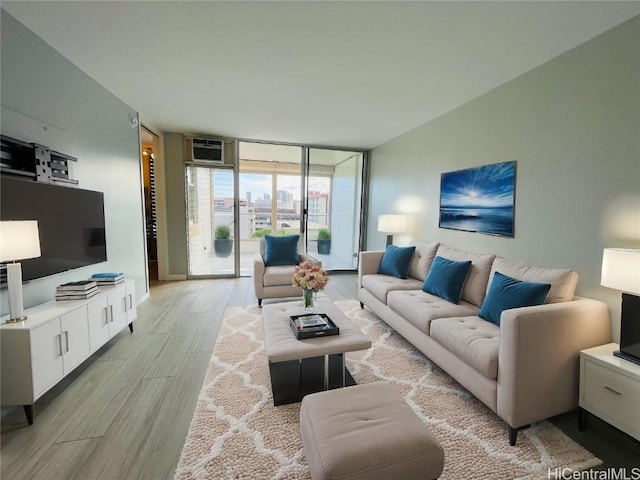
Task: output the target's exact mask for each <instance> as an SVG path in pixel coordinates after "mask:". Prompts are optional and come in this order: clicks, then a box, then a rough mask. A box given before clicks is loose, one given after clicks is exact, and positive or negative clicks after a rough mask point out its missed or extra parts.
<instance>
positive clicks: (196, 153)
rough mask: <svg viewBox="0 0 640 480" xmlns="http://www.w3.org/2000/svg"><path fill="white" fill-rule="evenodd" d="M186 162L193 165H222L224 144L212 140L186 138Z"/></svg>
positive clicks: (220, 141)
mask: <svg viewBox="0 0 640 480" xmlns="http://www.w3.org/2000/svg"><path fill="white" fill-rule="evenodd" d="M185 144H186V160H187V161H188V162H193V163H202V164H209V165H222V164H223V163H224V142H223V141H222V140H212V139H210V138H186V139H185Z"/></svg>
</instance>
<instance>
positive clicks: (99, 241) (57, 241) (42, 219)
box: [0, 175, 107, 282]
mask: <svg viewBox="0 0 640 480" xmlns="http://www.w3.org/2000/svg"><path fill="white" fill-rule="evenodd" d="M0 219H1V220H37V221H38V229H39V232H40V250H41V253H42V256H41V257H39V258H33V259H28V260H21V261H20V263H21V264H22V280H23V281H25V282H26V281H29V280H34V279H36V278H42V277H47V276H49V275H54V274H56V273H61V272H65V271H67V270H71V269H74V268H79V267H84V266H87V265H92V264H94V263H100V262H105V261H106V260H107V244H106V236H105V223H104V194H103V193H102V192H94V191H92V190H83V189H80V188H75V187H65V186H60V185H52V184H48V183H41V182H36V181H33V180H23V179H21V178H19V177H12V176H7V175H0ZM3 273H4V272H3Z"/></svg>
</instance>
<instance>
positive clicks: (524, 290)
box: [479, 272, 551, 325]
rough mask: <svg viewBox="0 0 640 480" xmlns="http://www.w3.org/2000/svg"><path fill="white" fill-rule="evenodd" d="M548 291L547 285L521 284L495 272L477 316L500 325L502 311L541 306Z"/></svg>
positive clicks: (549, 286)
mask: <svg viewBox="0 0 640 480" xmlns="http://www.w3.org/2000/svg"><path fill="white" fill-rule="evenodd" d="M550 289H551V285H550V284H549V283H533V282H523V281H521V280H516V279H515V278H511V277H507V276H506V275H503V274H502V273H500V272H496V273H494V274H493V281H492V282H491V286H490V287H489V291H488V292H487V296H486V297H485V299H484V302H482V307H480V313H479V316H480V318H484V319H485V320H488V321H490V322H493V323H495V324H496V325H500V315H502V311H503V310H508V309H509V308H519V307H532V306H534V305H542V304H543V303H544V301H545V300H546V298H547V294H548V293H549V290H550Z"/></svg>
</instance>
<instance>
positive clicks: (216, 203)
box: [185, 165, 242, 277]
mask: <svg viewBox="0 0 640 480" xmlns="http://www.w3.org/2000/svg"><path fill="white" fill-rule="evenodd" d="M185 173H186V195H187V242H188V255H187V258H188V268H189V270H188V273H189V276H190V277H194V276H211V275H230V276H235V275H236V267H235V248H234V222H235V221H234V217H235V207H234V206H235V188H234V171H233V169H232V168H229V167H226V168H225V167H219V168H218V167H203V166H198V165H187V167H186V172H185ZM241 210H242V206H241ZM241 232H242V229H241Z"/></svg>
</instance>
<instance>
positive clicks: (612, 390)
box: [604, 385, 622, 395]
mask: <svg viewBox="0 0 640 480" xmlns="http://www.w3.org/2000/svg"><path fill="white" fill-rule="evenodd" d="M604 388H605V390H609V391H610V392H611V393H615V394H616V395H622V393H621V392H619V391H618V390H616V389H614V388H611V387H610V386H609V385H605V386H604Z"/></svg>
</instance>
